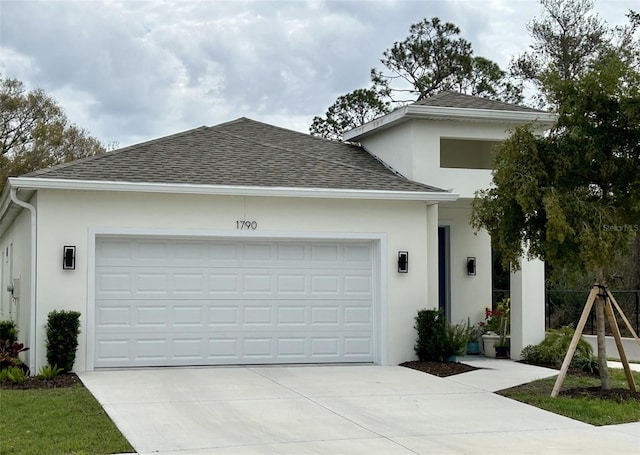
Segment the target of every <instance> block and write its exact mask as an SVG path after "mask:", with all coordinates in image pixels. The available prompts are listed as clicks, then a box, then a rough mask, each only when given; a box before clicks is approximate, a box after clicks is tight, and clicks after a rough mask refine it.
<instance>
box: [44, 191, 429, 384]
mask: <svg viewBox="0 0 640 455" xmlns="http://www.w3.org/2000/svg"><path fill="white" fill-rule="evenodd" d="M39 197H40V204H39V214H38V215H39V225H40V227H39V229H38V241H39V245H38V256H39V258H38V290H39V303H38V323H37V326H38V337H37V338H38V343H39V344H40V345H44V339H45V338H44V329H42V324H43V321H45V319H46V315H47V314H48V313H49V312H50V311H52V310H54V309H73V310H77V311H80V312H81V313H82V321H81V322H82V334H81V336H80V347H79V349H78V354H77V358H76V364H75V369H76V370H78V371H82V370H84V369H85V366H86V363H85V361H86V358H87V352H86V344H87V336H92V335H91V334H88V333H87V320H86V317H87V302H88V300H89V296H88V273H91V272H90V271H89V272H88V271H87V268H88V257H87V254H88V251H90V248H89V245H88V239H89V238H90V235H89V231H90V230H91V229H100V228H102V229H106V228H131V229H168V230H180V231H184V230H200V231H201V232H202V230H206V231H215V232H217V233H228V234H229V235H238V234H242V232H240V231H237V230H236V220H244V219H246V220H255V221H257V223H258V229H257V230H256V231H254V232H253V234H254V235H255V234H257V235H261V234H264V235H265V236H266V237H268V236H269V235H270V234H272V235H275V234H282V233H285V234H286V233H291V234H292V235H295V234H296V233H298V234H302V233H307V234H308V233H316V234H318V235H319V236H322V235H330V234H332V235H335V233H375V234H376V235H382V237H384V239H385V241H384V244H386V250H385V251H383V255H384V259H385V260H386V265H385V267H386V270H385V272H386V278H387V279H386V287H383V288H382V293H383V295H381V296H380V302H381V304H382V306H383V307H384V306H388V311H387V313H386V314H387V316H386V321H385V322H386V323H385V324H383V325H384V326H386V327H387V330H386V333H384V334H383V338H382V339H383V340H384V339H387V340H389V341H388V346H387V347H388V349H387V355H386V363H388V364H397V363H399V362H402V361H404V360H408V359H411V358H413V345H414V342H415V333H414V330H413V322H414V321H413V320H414V317H415V314H416V311H417V310H418V309H420V308H424V307H425V306H427V296H428V294H429V286H428V282H427V279H426V277H427V256H428V254H427V236H426V235H425V233H426V232H427V206H426V204H425V203H422V202H390V201H388V202H376V201H364V200H327V199H309V198H307V199H300V198H257V197H231V196H228V197H223V196H202V195H163V194H143V193H130V194H126V193H108V192H79V191H54V190H46V191H45V190H41V191H40V196H39ZM63 245H75V246H76V247H77V259H76V270H75V271H64V270H62V267H61V260H62V258H61V256H62V247H63ZM400 250H407V251H409V253H410V262H409V273H408V274H398V273H397V253H398V251H400ZM383 281H384V280H383ZM432 292H433V291H432ZM383 314H385V313H384V312H383ZM44 362H45V359H44V352H39V353H38V364H39V365H41V364H43V363H44Z"/></svg>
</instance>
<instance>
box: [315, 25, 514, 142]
mask: <svg viewBox="0 0 640 455" xmlns="http://www.w3.org/2000/svg"><path fill="white" fill-rule="evenodd" d="M380 62H381V63H382V65H383V66H384V68H385V69H383V70H378V69H375V68H374V69H372V70H371V81H372V83H373V87H372V88H370V89H358V90H355V91H353V92H351V93H348V94H346V95H342V96H340V97H338V99H337V100H336V101H335V103H334V104H332V105H331V107H329V109H328V110H327V112H326V113H325V116H324V117H314V119H313V123H312V125H311V127H310V129H309V131H310V132H311V134H313V135H314V136H322V137H326V138H329V139H337V140H340V139H341V137H342V132H343V131H345V130H347V129H351V128H355V127H357V126H360V125H362V124H363V123H366V122H368V121H370V120H373V119H374V118H375V117H379V116H381V115H384V114H386V113H388V112H389V111H390V110H391V108H392V107H396V106H401V105H404V104H407V103H411V102H414V101H419V100H422V99H424V98H427V97H430V96H432V95H434V94H436V93H439V92H442V91H445V90H454V91H458V92H460V93H466V94H470V95H476V96H482V97H486V98H491V99H496V100H501V101H507V102H520V101H521V100H522V87H521V86H520V85H519V84H514V83H513V82H511V80H510V78H509V75H508V74H507V72H506V71H504V70H502V69H501V68H500V66H499V65H498V64H496V63H495V62H492V61H491V60H489V59H486V58H483V57H477V56H474V55H473V50H472V48H471V44H470V43H469V42H468V41H467V40H465V39H464V38H462V37H460V29H459V28H458V27H456V26H455V25H454V24H452V23H449V22H442V21H441V20H440V19H438V18H437V17H434V18H432V19H430V20H429V19H424V20H422V21H421V22H418V23H416V24H413V25H411V27H410V28H409V36H408V37H407V38H406V39H405V40H404V41H401V42H396V43H394V45H393V46H392V47H391V48H389V49H387V50H386V51H384V53H383V55H382V59H381V60H380Z"/></svg>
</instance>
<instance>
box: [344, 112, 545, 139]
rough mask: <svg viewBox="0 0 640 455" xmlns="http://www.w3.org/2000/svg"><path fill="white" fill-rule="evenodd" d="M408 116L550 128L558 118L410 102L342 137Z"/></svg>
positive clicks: (356, 136) (357, 135)
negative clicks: (531, 124) (528, 124)
mask: <svg viewBox="0 0 640 455" xmlns="http://www.w3.org/2000/svg"><path fill="white" fill-rule="evenodd" d="M409 119H424V120H458V121H471V122H482V123H487V122H488V123H503V124H507V125H523V124H526V123H535V124H536V125H539V126H540V127H543V128H550V127H551V126H553V125H554V124H555V122H556V121H557V119H558V116H557V114H553V113H550V112H536V111H530V112H529V111H506V110H496V109H474V108H466V107H465V108H460V107H443V106H422V105H419V104H410V105H408V106H404V107H402V108H400V109H397V110H395V111H393V112H391V113H389V114H387V115H385V116H383V117H380V118H378V119H375V120H372V121H371V122H368V123H365V124H364V125H361V126H359V127H357V128H354V129H352V130H349V131H346V132H344V133H343V134H342V137H343V138H344V140H346V141H358V140H359V139H361V138H363V137H365V136H367V135H369V134H371V133H373V132H374V131H375V132H378V131H380V130H383V129H385V128H389V127H391V126H393V125H395V124H399V123H402V122H406V121H407V120H409Z"/></svg>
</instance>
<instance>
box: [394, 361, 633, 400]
mask: <svg viewBox="0 0 640 455" xmlns="http://www.w3.org/2000/svg"><path fill="white" fill-rule="evenodd" d="M522 363H524V362H522ZM400 366H401V367H407V368H412V369H414V370H419V371H422V372H424V373H429V374H432V375H434V376H439V377H441V378H446V377H447V376H453V375H456V374H460V373H466V372H468V371H473V370H479V369H480V368H476V367H472V366H471V365H466V364H464V363H457V362H419V361H417V360H415V361H411V362H404V363H401V364H400ZM547 368H549V367H548V366H547ZM569 373H570V374H573V375H579V376H593V375H590V374H588V373H585V372H583V371H582V370H580V369H577V368H570V371H569ZM560 395H561V396H565V397H583V398H584V397H586V398H594V399H595V398H600V399H603V400H610V401H615V402H617V403H625V402H632V403H635V402H640V392H634V391H632V390H629V389H620V388H616V389H612V390H602V389H601V388H600V387H573V388H571V389H564V390H561V391H560Z"/></svg>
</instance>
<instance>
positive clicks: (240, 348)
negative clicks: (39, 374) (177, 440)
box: [0, 92, 555, 372]
mask: <svg viewBox="0 0 640 455" xmlns="http://www.w3.org/2000/svg"><path fill="white" fill-rule="evenodd" d="M554 120H555V119H554V117H553V116H552V115H551V114H548V113H546V112H542V111H537V110H533V109H528V108H523V107H519V106H514V105H509V104H505V103H499V102H493V101H487V100H484V99H481V98H476V97H470V96H466V95H460V94H457V93H452V92H445V93H442V94H440V95H437V96H435V97H433V98H430V99H428V100H425V101H423V102H419V103H415V104H412V105H409V106H405V107H403V108H401V109H398V110H396V111H394V112H393V113H391V114H389V115H386V116H384V117H382V118H380V119H377V120H375V121H373V122H371V123H368V124H366V125H363V126H362V127H359V128H357V129H355V130H353V131H349V132H347V133H346V134H345V139H347V140H349V141H351V142H354V143H359V144H361V145H360V146H358V145H349V144H342V143H336V142H331V141H327V140H324V139H319V138H314V137H311V136H308V135H306V134H302V133H298V132H294V131H289V130H285V129H282V128H278V127H275V126H271V125H267V124H264V123H260V122H256V121H253V120H249V119H246V118H240V119H237V120H235V121H232V122H228V123H224V124H221V125H217V126H213V127H200V128H196V129H193V130H189V131H185V132H182V133H178V134H175V135H172V136H168V137H164V138H160V139H155V140H152V141H149V142H145V143H142V144H137V145H134V146H130V147H126V148H123V149H120V150H116V151H113V152H110V153H107V154H104V155H101V156H97V157H92V158H88V159H83V160H78V161H75V162H71V163H67V164H64V165H60V166H56V167H52V168H49V169H44V170H41V171H37V172H34V173H31V174H28V175H24V176H21V177H17V178H11V179H9V181H8V184H7V185H6V187H5V190H4V192H3V194H2V196H1V198H0V249H1V252H2V254H1V260H2V271H1V280H2V282H1V288H0V297H1V300H0V312H1V313H0V319H13V320H15V321H17V323H18V325H19V328H20V339H21V341H24V342H25V343H26V345H27V346H29V347H30V351H28V352H27V353H26V354H27V364H28V365H29V367H30V368H31V371H32V372H35V371H37V369H38V368H39V367H40V366H42V365H44V364H46V352H45V330H44V324H45V323H46V319H47V315H48V313H49V312H50V311H52V310H54V309H58V310H62V309H64V310H76V311H79V312H80V313H81V314H82V317H81V330H82V333H81V335H80V339H79V348H78V352H77V357H76V363H75V366H74V369H75V370H77V371H87V370H93V369H98V368H114V367H115V368H117V367H135V366H174V365H218V364H262V363H268V364H273V363H324V362H330V363H335V362H372V363H376V364H383V365H386V364H397V363H399V362H402V361H406V360H410V359H412V358H414V352H413V346H414V342H415V332H414V330H413V323H414V317H415V315H416V312H417V311H418V310H419V309H422V308H436V307H438V306H440V307H442V308H444V309H445V311H446V314H447V316H448V317H449V318H450V319H451V320H452V321H454V322H455V321H459V320H465V321H466V319H467V317H469V318H471V320H472V321H479V320H481V319H482V317H483V309H484V307H485V306H489V305H491V249H490V243H489V239H488V236H487V235H486V234H483V233H478V234H475V233H474V232H473V230H472V229H471V227H470V226H469V213H470V212H469V206H470V201H471V199H472V198H473V193H474V191H475V190H477V189H479V188H485V187H488V186H489V184H490V179H491V171H490V162H491V153H492V147H493V146H494V145H495V144H496V143H497V142H499V141H501V140H503V139H504V138H505V137H506V136H507V135H508V130H509V128H511V127H513V126H514V125H518V124H523V123H533V124H534V125H536V127H537V128H539V129H540V131H543V130H544V129H545V128H548V127H549V126H550V125H551V124H552V122H553V121H554ZM468 258H475V261H474V263H473V265H471V264H468V263H469V262H470V260H469V259H468ZM511 293H512V354H513V353H515V354H516V356H517V353H518V352H519V351H520V349H521V347H522V346H524V345H526V344H529V343H532V342H537V341H539V340H540V339H542V337H543V336H544V269H543V266H542V264H541V263H539V262H531V263H525V264H524V266H523V269H522V271H521V272H519V273H517V274H513V276H512V286H511Z"/></svg>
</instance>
